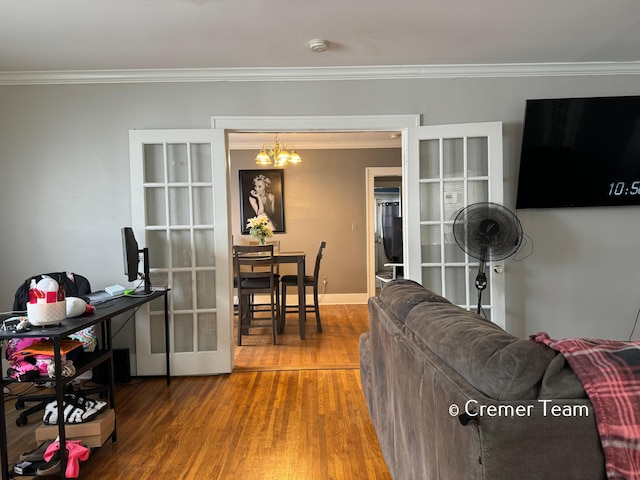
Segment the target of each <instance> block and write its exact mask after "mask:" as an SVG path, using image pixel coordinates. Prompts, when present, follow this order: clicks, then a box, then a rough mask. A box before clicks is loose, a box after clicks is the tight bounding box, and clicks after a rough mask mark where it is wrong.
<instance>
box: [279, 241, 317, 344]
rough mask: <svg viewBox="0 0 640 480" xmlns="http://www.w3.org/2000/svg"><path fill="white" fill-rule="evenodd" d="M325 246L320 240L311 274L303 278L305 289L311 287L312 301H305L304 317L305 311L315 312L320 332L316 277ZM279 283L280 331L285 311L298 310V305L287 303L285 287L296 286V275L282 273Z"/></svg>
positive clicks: (281, 330) (282, 327)
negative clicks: (280, 292)
mask: <svg viewBox="0 0 640 480" xmlns="http://www.w3.org/2000/svg"><path fill="white" fill-rule="evenodd" d="M326 246H327V242H320V247H319V248H318V254H317V255H316V264H315V267H314V269H313V276H311V275H305V276H304V280H303V281H304V288H305V290H306V289H307V287H312V288H313V303H307V305H306V311H305V318H306V314H307V313H314V314H315V316H316V324H317V326H318V332H322V323H321V321H320V306H319V302H318V279H319V275H320V261H321V260H322V251H323V250H324V248H325V247H326ZM280 283H281V284H282V313H281V315H280V333H282V332H284V323H285V319H286V315H287V312H289V313H297V312H299V306H297V305H287V287H297V286H298V276H297V275H284V276H282V277H281V278H280Z"/></svg>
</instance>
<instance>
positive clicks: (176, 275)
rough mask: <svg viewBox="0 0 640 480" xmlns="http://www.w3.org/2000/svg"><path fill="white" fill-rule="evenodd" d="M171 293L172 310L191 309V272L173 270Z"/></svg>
mask: <svg viewBox="0 0 640 480" xmlns="http://www.w3.org/2000/svg"><path fill="white" fill-rule="evenodd" d="M172 294H173V308H174V310H191V309H192V308H193V289H192V286H191V272H173V284H172Z"/></svg>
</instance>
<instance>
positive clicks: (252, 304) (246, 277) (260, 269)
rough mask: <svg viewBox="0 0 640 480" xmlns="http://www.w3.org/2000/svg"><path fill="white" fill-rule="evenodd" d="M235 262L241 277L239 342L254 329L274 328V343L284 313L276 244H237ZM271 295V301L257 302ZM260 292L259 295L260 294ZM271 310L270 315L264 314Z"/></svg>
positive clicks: (239, 278)
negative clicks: (280, 292)
mask: <svg viewBox="0 0 640 480" xmlns="http://www.w3.org/2000/svg"><path fill="white" fill-rule="evenodd" d="M233 261H234V266H235V274H236V277H237V279H238V281H237V288H238V345H242V335H243V334H244V333H248V332H249V329H250V328H256V327H263V328H264V327H265V326H267V327H268V326H270V327H271V336H272V342H273V344H274V345H275V344H276V330H277V325H278V316H279V314H280V304H279V299H280V295H279V289H280V284H279V281H278V277H277V276H276V274H275V266H276V264H277V262H276V260H275V258H274V255H273V245H234V247H233ZM266 294H268V296H269V300H270V301H269V302H268V303H265V302H261V303H257V302H256V298H259V297H262V296H265V295H266ZM256 295H259V297H256ZM263 313H268V314H269V315H268V316H264V315H260V314H263Z"/></svg>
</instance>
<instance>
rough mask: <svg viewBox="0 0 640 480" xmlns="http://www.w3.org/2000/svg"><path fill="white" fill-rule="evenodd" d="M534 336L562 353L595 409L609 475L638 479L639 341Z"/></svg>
mask: <svg viewBox="0 0 640 480" xmlns="http://www.w3.org/2000/svg"><path fill="white" fill-rule="evenodd" d="M530 338H531V340H533V341H535V342H538V343H542V344H544V345H547V346H549V347H551V348H553V349H554V350H556V351H558V352H560V353H562V354H563V355H564V356H565V358H566V359H567V362H569V365H571V368H572V369H573V371H574V372H575V374H576V375H577V376H578V378H579V379H580V381H581V382H582V385H583V386H584V389H585V391H586V392H587V395H588V396H589V399H590V400H591V403H592V404H593V411H594V412H595V417H596V424H597V426H598V433H599V434H600V443H601V444H602V450H603V452H604V458H605V465H606V471H607V478H608V479H609V480H614V479H615V480H622V479H625V480H640V408H638V405H640V342H620V341H616V340H597V339H588V338H581V339H580V338H570V339H564V340H552V339H551V338H549V335H547V334H546V333H544V332H541V333H537V334H535V335H531V337H530Z"/></svg>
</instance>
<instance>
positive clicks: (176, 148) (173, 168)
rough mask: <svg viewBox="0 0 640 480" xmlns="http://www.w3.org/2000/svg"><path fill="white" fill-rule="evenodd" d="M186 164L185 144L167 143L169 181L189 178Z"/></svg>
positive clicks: (173, 181)
mask: <svg viewBox="0 0 640 480" xmlns="http://www.w3.org/2000/svg"><path fill="white" fill-rule="evenodd" d="M187 164H188V159H187V146H186V145H185V144H184V143H178V144H171V143H170V144H167V172H168V174H169V182H170V183H177V182H187V181H188V180H189V170H188V168H187Z"/></svg>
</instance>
